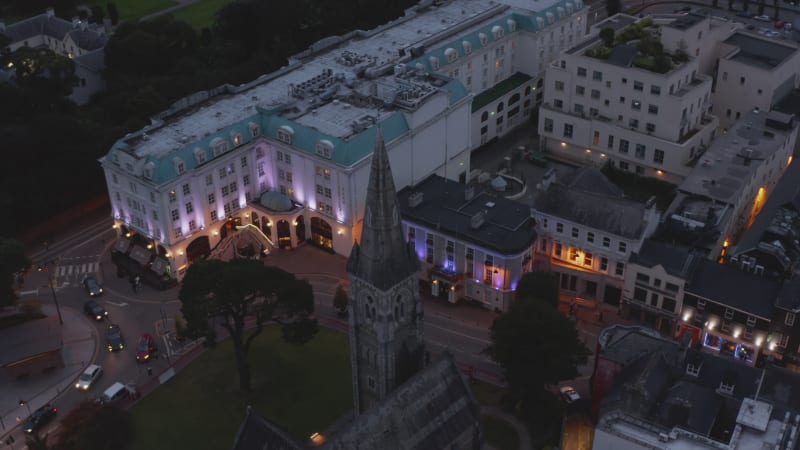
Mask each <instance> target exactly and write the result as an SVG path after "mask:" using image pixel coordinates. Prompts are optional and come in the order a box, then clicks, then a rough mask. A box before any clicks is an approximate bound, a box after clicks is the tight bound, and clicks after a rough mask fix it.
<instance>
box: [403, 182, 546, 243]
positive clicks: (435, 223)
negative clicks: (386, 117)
mask: <svg viewBox="0 0 800 450" xmlns="http://www.w3.org/2000/svg"><path fill="white" fill-rule="evenodd" d="M467 189H468V187H467V185H464V184H461V183H456V182H455V181H451V180H447V179H445V178H442V177H440V176H439V175H431V176H429V177H428V178H426V179H424V180H423V181H422V182H420V183H418V184H417V185H415V186H407V187H405V188H403V189H402V190H401V191H399V192H398V193H397V199H398V202H399V204H400V212H401V214H402V215H403V218H404V219H405V220H408V221H410V222H414V223H419V224H422V225H425V226H427V227H429V228H431V229H436V230H439V231H441V232H442V233H445V234H448V235H450V236H453V237H454V238H457V239H462V240H465V241H468V242H471V243H473V244H475V245H478V246H481V247H485V248H489V249H492V250H495V251H498V252H500V253H503V254H513V253H521V252H523V251H525V250H526V249H528V248H530V246H531V245H533V243H534V242H535V241H536V230H535V227H534V223H533V218H532V217H531V210H530V207H528V206H527V205H525V204H523V203H520V202H516V201H514V200H509V199H507V198H505V197H503V196H502V194H495V193H492V192H489V191H487V190H485V189H483V188H482V187H480V186H474V187H472V189H474V191H473V192H474V196H473V197H472V198H471V199H467V198H466V195H465V193H466V191H467ZM414 193H421V194H422V202H421V203H420V204H419V205H417V206H415V207H411V206H410V205H409V197H411V195H412V194H414ZM483 211H485V213H486V216H485V218H484V223H483V225H481V226H480V227H478V228H473V227H472V226H471V223H472V218H473V216H475V215H476V214H479V213H481V212H483Z"/></svg>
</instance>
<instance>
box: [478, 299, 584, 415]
mask: <svg viewBox="0 0 800 450" xmlns="http://www.w3.org/2000/svg"><path fill="white" fill-rule="evenodd" d="M490 339H491V342H492V343H491V344H490V345H489V347H488V348H487V349H486V353H488V354H489V356H491V358H492V359H493V360H495V361H496V362H497V363H498V364H500V366H501V367H503V368H504V369H505V370H506V377H507V379H508V384H509V387H510V388H511V395H512V396H513V397H514V398H515V399H516V400H520V401H522V402H523V403H525V402H528V403H530V402H531V401H533V400H535V399H537V398H540V397H541V396H542V395H541V394H542V393H543V392H544V391H545V389H546V387H547V386H548V385H553V384H557V383H559V382H560V381H563V380H570V379H572V378H575V377H577V376H578V366H579V365H581V364H584V363H586V361H587V357H588V356H589V354H590V352H589V350H588V349H587V348H586V346H585V345H583V343H582V342H581V341H580V339H579V338H578V332H577V330H576V329H575V325H574V324H573V322H572V321H571V320H569V319H568V318H567V317H566V316H564V315H563V314H561V313H560V312H558V311H557V310H556V309H554V308H553V307H551V306H550V305H548V304H546V303H545V302H542V301H537V300H534V299H525V298H523V299H520V300H517V301H516V302H515V303H514V305H513V306H512V307H511V309H510V310H509V311H508V312H506V313H505V314H503V315H502V316H500V317H498V318H497V319H495V321H494V323H493V324H492V328H491V330H490Z"/></svg>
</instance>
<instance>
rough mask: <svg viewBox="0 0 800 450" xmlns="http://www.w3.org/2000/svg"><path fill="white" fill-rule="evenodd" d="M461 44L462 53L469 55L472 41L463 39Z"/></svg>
mask: <svg viewBox="0 0 800 450" xmlns="http://www.w3.org/2000/svg"><path fill="white" fill-rule="evenodd" d="M461 46H462V47H463V48H464V54H465V55H469V54H470V53H472V42H470V41H464V42H462V43H461Z"/></svg>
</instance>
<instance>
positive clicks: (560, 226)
mask: <svg viewBox="0 0 800 450" xmlns="http://www.w3.org/2000/svg"><path fill="white" fill-rule="evenodd" d="M563 232H564V224H563V223H560V222H558V223H556V233H563Z"/></svg>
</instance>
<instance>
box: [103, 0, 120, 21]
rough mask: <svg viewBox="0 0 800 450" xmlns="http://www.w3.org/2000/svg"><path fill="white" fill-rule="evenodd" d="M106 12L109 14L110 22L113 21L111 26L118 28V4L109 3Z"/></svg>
mask: <svg viewBox="0 0 800 450" xmlns="http://www.w3.org/2000/svg"><path fill="white" fill-rule="evenodd" d="M106 10H107V12H108V20H110V21H111V25H114V26H117V24H118V23H119V10H118V9H117V4H116V3H114V2H108V4H107V5H106Z"/></svg>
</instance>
